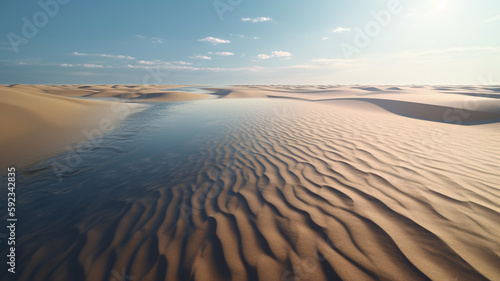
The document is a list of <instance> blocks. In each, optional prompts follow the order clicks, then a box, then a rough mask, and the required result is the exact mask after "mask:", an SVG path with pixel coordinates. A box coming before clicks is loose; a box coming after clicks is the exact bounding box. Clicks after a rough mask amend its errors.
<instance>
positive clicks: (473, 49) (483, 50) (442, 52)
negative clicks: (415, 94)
mask: <svg viewBox="0 0 500 281" xmlns="http://www.w3.org/2000/svg"><path fill="white" fill-rule="evenodd" d="M463 52H468V53H493V52H500V47H455V48H447V49H435V50H428V51H423V52H403V53H401V55H400V56H401V57H406V58H411V57H422V56H432V55H449V54H454V53H463Z"/></svg>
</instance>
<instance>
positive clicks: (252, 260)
mask: <svg viewBox="0 0 500 281" xmlns="http://www.w3.org/2000/svg"><path fill="white" fill-rule="evenodd" d="M20 87H21V86H18V87H17V88H20ZM79 87H80V89H82V90H84V91H94V90H93V89H95V88H93V87H88V88H81V87H83V86H79ZM388 88H390V86H387V87H385V86H383V87H382V86H377V90H375V89H374V88H372V87H371V86H369V87H357V86H356V88H352V87H351V86H349V87H347V86H320V87H314V86H252V87H246V86H239V87H236V88H234V89H216V90H215V91H214V96H215V98H220V99H214V100H206V101H197V102H193V103H192V104H191V105H192V106H193V107H194V108H193V109H189V107H187V108H188V109H186V110H192V111H193V112H198V111H200V110H206V111H207V112H217V111H218V110H220V108H227V109H228V111H230V113H227V114H228V115H223V116H222V117H221V119H222V120H223V121H224V122H226V123H224V124H225V126H224V128H223V131H222V132H218V133H217V134H216V136H215V137H211V138H209V139H207V140H206V141H203V142H201V145H200V147H199V151H198V152H197V153H196V154H194V155H193V157H191V158H189V159H184V160H183V161H178V162H176V163H175V166H174V167H173V168H171V170H168V176H165V177H164V178H162V181H159V182H156V183H155V184H154V185H149V186H147V188H146V187H144V188H137V187H136V186H134V188H131V189H130V190H128V191H127V190H125V189H121V188H120V189H117V190H114V191H113V193H112V196H111V197H106V196H105V195H107V196H110V195H111V192H110V193H105V191H99V192H102V193H96V194H102V196H97V195H95V196H92V197H95V198H96V199H93V201H92V204H88V205H86V204H83V203H81V206H80V205H79V208H81V209H77V208H71V209H69V210H68V212H67V213H64V214H60V216H59V217H52V218H51V220H50V223H47V224H42V223H40V224H39V228H36V229H30V231H27V232H25V234H24V236H23V237H21V238H20V241H21V242H22V245H23V254H22V256H21V257H20V262H21V263H22V264H24V265H25V267H23V270H22V273H20V276H19V280H89V281H90V280H113V279H114V280H118V279H117V276H116V275H117V273H119V274H120V275H121V276H122V277H123V274H125V275H126V276H133V278H134V279H133V280H145V281H150V280H238V281H245V280H262V281H267V280H269V281H274V280H315V281H321V280H355V281H358V280H439V281H441V280H450V281H451V280H498V279H499V278H500V268H499V267H498V265H499V264H500V236H499V231H500V224H499V222H500V203H499V202H500V188H499V185H498V183H499V182H500V174H499V172H498V171H499V170H500V157H499V155H500V146H499V144H498V140H499V139H500V130H499V129H500V123H499V122H497V121H495V120H496V119H495V118H497V117H498V113H497V111H498V109H499V108H500V107H497V103H496V100H495V98H488V97H481V96H477V97H470V96H465V95H460V94H457V92H461V91H469V89H461V90H460V89H457V88H456V87H439V89H438V90H436V91H449V92H453V93H449V94H442V95H449V96H448V97H447V98H443V100H441V102H442V104H440V103H439V102H434V101H435V100H434V99H432V98H430V99H426V95H432V94H438V93H437V92H433V91H434V89H430V88H429V87H425V88H412V87H403V86H398V88H399V89H394V88H393V89H388ZM130 89H135V88H130ZM150 90H151V92H149V93H144V91H145V90H144V89H143V90H137V92H133V91H128V90H125V91H126V92H127V93H129V94H131V96H130V97H129V99H131V100H134V99H135V98H137V97H136V96H135V94H137V95H139V94H144V95H147V94H153V95H152V97H151V99H150V100H149V101H161V100H165V99H166V100H169V99H170V100H175V99H173V98H174V97H176V96H177V95H180V94H172V93H168V92H166V93H164V94H163V95H165V96H161V97H155V95H154V93H158V92H157V91H156V90H155V89H150ZM28 91H31V90H30V88H29V87H25V88H22V91H21V89H19V90H14V89H12V90H2V94H3V95H5V97H10V98H8V99H7V98H4V100H0V102H1V103H2V106H4V107H6V105H8V106H10V104H12V110H11V113H12V114H14V113H16V114H19V116H31V115H30V114H31V113H32V114H42V113H43V112H42V113H39V111H40V108H36V107H30V108H27V109H25V110H24V111H21V110H20V109H18V108H14V106H19V104H23V106H24V102H21V101H19V103H18V104H13V103H12V102H11V103H9V104H7V102H10V100H11V99H13V98H12V97H11V95H14V94H15V95H19V99H21V98H26V99H30V100H31V99H36V101H38V100H39V101H40V103H41V102H42V101H43V102H46V103H47V106H55V107H57V106H56V105H52V104H49V101H50V102H51V103H56V102H60V103H61V108H66V104H67V103H71V104H72V103H73V100H72V99H71V100H70V99H68V98H62V97H61V98H53V97H48V95H45V94H41V93H31V92H30V93H29V94H28V93H27V92H28ZM71 91H73V90H71ZM99 91H101V93H104V92H106V93H105V94H104V95H107V94H108V93H110V91H113V93H117V92H115V90H113V89H110V87H108V88H106V89H104V88H102V89H99ZM103 91H104V92H103ZM116 91H118V93H119V92H120V91H122V89H119V90H116ZM140 91H142V92H140ZM420 91H423V92H425V93H424V96H423V97H419V96H418V95H419V94H418V93H419V92H420ZM477 91H478V92H479V93H484V92H486V91H489V90H488V89H485V88H483V87H480V88H478V90H477ZM388 92H397V93H388ZM53 93H54V94H57V92H53ZM367 93H368V96H367ZM370 93H374V94H370ZM191 95H198V94H191ZM189 96H190V95H187V96H186V98H188V97H189ZM1 97H2V96H0V98H1ZM249 97H254V98H257V97H258V98H262V97H274V99H267V100H250V99H247V100H241V99H232V98H249ZM388 97H391V99H388ZM459 97H460V98H465V99H466V101H470V100H471V99H473V101H477V103H473V104H472V103H468V102H466V103H462V101H463V100H461V99H458V98H459ZM16 98H17V97H16ZM155 98H158V100H155ZM201 98H202V99H203V98H207V97H204V96H203V95H202V97H201ZM6 100H7V101H6ZM145 100H148V99H147V98H145ZM80 102H81V103H83V104H85V106H83V105H80ZM450 102H451V103H450ZM74 103H75V104H76V105H75V106H74V108H73V107H71V108H69V109H68V110H71V111H74V110H76V109H79V108H81V109H80V110H82V111H81V112H82V113H81V114H82V115H81V116H80V117H79V118H83V116H84V115H89V114H90V113H89V112H94V111H85V110H87V109H88V108H91V107H92V108H94V107H99V106H101V104H102V103H100V102H94V101H86V100H78V102H76V101H75V102H74ZM196 105H198V107H197V106H196ZM8 106H7V107H6V108H8ZM57 108H58V107H57ZM464 108H465V109H466V110H467V112H466V113H470V116H469V117H467V118H464V119H462V121H463V122H464V123H461V124H464V125H465V124H466V123H467V122H473V123H474V122H476V123H489V124H485V125H478V126H457V125H453V124H447V123H446V122H442V117H443V114H442V112H443V111H447V110H452V111H453V110H457V109H464ZM229 109H231V110H229ZM61 110H63V109H61ZM92 110H94V109H92ZM42 111H43V110H42ZM2 113H3V111H2ZM462 113H463V112H462ZM60 114H63V113H60ZM180 114H182V113H180ZM188 114H189V112H188ZM57 115H58V116H59V114H57ZM207 115H209V113H207ZM173 117H176V116H173ZM409 117H410V118H409ZM24 118H28V117H24ZM30 118H31V117H30ZM46 118H49V117H46ZM75 118H77V117H75ZM34 120H35V117H32V119H26V122H25V124H29V123H30V122H35V121H34ZM28 121H29V122H28ZM65 121H66V122H74V123H75V122H76V121H75V120H71V119H70V120H65ZM436 121H438V122H436ZM444 121H446V120H444ZM487 121H488V122H487ZM53 122H55V121H53ZM75 124H77V122H76V123H75ZM24 130H26V132H30V130H32V128H29V127H26V128H25V129H24ZM21 136H22V135H18V136H16V137H17V138H20V137H21ZM2 155H3V152H2ZM152 157H153V156H148V158H152ZM167 160H168V159H167ZM167 160H166V159H158V160H157V162H152V163H151V165H150V166H148V167H149V168H150V169H158V170H157V173H167V171H165V170H163V169H164V167H163V166H162V163H164V162H165V161H167ZM151 161H152V160H151ZM130 165H131V166H133V167H137V168H142V169H145V168H144V163H130ZM139 171H142V170H139ZM127 176H128V177H129V178H130V177H133V175H131V174H128V175H127ZM137 176H138V177H143V175H142V174H141V173H138V175H137ZM116 180H118V179H116ZM127 180H128V178H126V179H125V181H127ZM57 187H58V186H56V188H54V191H47V192H48V193H50V196H47V197H44V198H48V199H46V200H51V199H50V198H57V196H58V195H59V194H60V193H68V194H71V192H70V191H71V190H70V191H67V192H66V191H64V190H61V189H59V188H57ZM109 188H110V189H112V187H111V186H110V187H109ZM115 191H116V192H115ZM108 192H109V191H108ZM34 194H36V193H35V192H34V191H33V192H32V191H27V194H26V197H25V200H28V201H30V200H33V202H35V198H30V197H29V195H31V196H34ZM68 204H69V203H68ZM39 208H40V209H39V210H37V211H38V212H41V213H42V212H43V211H46V212H47V213H51V212H53V211H54V210H53V209H51V208H52V207H51V206H44V205H41V206H39ZM37 226H38V225H37ZM122 269H123V271H122ZM125 280H126V279H125Z"/></svg>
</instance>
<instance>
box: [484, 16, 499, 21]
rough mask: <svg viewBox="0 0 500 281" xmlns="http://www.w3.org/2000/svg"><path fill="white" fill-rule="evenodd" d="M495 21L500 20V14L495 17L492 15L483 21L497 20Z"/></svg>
mask: <svg viewBox="0 0 500 281" xmlns="http://www.w3.org/2000/svg"><path fill="white" fill-rule="evenodd" d="M495 21H500V15H496V16H494V17H491V18H489V19H487V20H484V21H483V22H495Z"/></svg>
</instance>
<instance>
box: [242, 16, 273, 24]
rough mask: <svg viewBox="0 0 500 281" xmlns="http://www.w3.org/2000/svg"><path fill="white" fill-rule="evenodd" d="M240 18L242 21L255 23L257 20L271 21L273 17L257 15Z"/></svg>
mask: <svg viewBox="0 0 500 281" xmlns="http://www.w3.org/2000/svg"><path fill="white" fill-rule="evenodd" d="M241 20H242V21H246V22H253V23H257V22H266V21H271V20H273V19H272V18H268V17H257V18H242V19H241Z"/></svg>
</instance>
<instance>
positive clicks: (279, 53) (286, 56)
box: [257, 51, 292, 60]
mask: <svg viewBox="0 0 500 281" xmlns="http://www.w3.org/2000/svg"><path fill="white" fill-rule="evenodd" d="M291 57H292V53H289V52H284V51H272V52H271V54H269V55H267V54H260V55H257V58H258V59H260V60H267V59H270V58H282V59H290V58H291Z"/></svg>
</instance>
